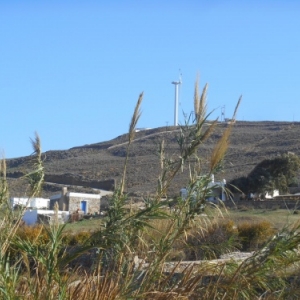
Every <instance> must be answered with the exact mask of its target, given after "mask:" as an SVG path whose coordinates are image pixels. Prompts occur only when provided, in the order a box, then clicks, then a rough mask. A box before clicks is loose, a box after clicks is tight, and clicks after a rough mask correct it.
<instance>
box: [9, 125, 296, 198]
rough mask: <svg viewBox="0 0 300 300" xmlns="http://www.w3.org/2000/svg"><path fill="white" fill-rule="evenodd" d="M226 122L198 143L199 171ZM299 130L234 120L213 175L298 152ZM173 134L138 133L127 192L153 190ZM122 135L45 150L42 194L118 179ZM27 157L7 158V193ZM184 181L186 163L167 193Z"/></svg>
mask: <svg viewBox="0 0 300 300" xmlns="http://www.w3.org/2000/svg"><path fill="white" fill-rule="evenodd" d="M226 126H227V125H226V124H225V123H220V124H219V125H218V128H217V130H216V132H215V133H214V134H213V135H212V136H211V137H210V138H209V139H208V140H207V141H206V142H205V144H203V145H202V146H201V147H200V148H199V151H198V156H199V157H200V158H202V166H203V172H205V161H206V160H207V159H208V157H209V155H210V153H211V150H212V148H213V146H214V144H215V143H216V141H217V140H218V139H219V138H220V137H221V135H222V132H223V131H224V129H225V128H226ZM299 132H300V123H299V122H297V123H295V122H294V123H291V122H242V121H238V122H236V124H235V126H234V128H233V132H232V135H231V139H230V140H231V142H230V147H229V150H228V152H227V155H226V157H225V160H224V170H223V172H222V173H220V174H215V177H216V179H217V180H218V179H222V178H225V179H226V180H227V181H229V180H231V179H233V178H236V177H239V176H243V175H247V174H248V173H249V172H250V171H251V170H252V169H253V168H254V166H255V165H256V164H258V163H259V162H260V161H262V160H263V159H265V158H271V157H274V156H276V155H278V154H280V153H284V152H288V151H290V152H293V153H295V154H298V155H300V141H299V138H298V136H299ZM177 135H178V128H176V127H167V128H166V127H161V128H156V129H150V130H145V131H140V132H137V133H136V138H135V141H134V143H133V145H132V149H131V150H130V160H129V168H128V175H127V191H128V192H129V193H133V194H136V195H141V194H148V193H152V192H154V191H155V189H156V183H157V176H158V174H159V172H160V169H159V159H158V156H157V150H158V145H159V143H160V141H161V140H164V141H165V145H166V150H167V153H168V154H169V155H177V154H178V153H177V152H178V145H177V141H176V136H177ZM126 140H127V136H126V135H122V136H119V137H117V138H115V139H113V140H110V141H106V142H100V143H96V144H91V145H84V146H78V147H74V148H71V149H69V150H64V151H55V150H53V151H47V152H45V153H44V161H45V164H44V166H45V174H46V183H45V186H44V192H43V195H42V196H48V195H51V194H53V193H54V192H55V191H57V190H59V189H60V188H61V185H65V184H67V185H73V186H72V187H70V189H77V190H82V189H84V190H85V191H91V187H95V186H97V182H103V181H106V182H110V181H109V180H111V179H114V180H115V182H116V184H118V182H119V181H120V178H121V177H120V176H121V174H122V169H123V164H124V157H125V154H126ZM28 159H29V157H21V158H16V159H11V160H8V161H7V173H8V174H7V175H8V178H9V183H10V186H11V194H14V195H20V196H22V195H24V194H25V193H26V187H25V185H24V182H22V181H21V180H20V179H17V178H18V177H20V176H21V175H22V174H24V173H25V172H26V170H27V167H26V166H27V161H28ZM187 181H188V169H187V168H186V169H185V170H184V171H183V173H181V174H179V175H178V176H177V177H176V178H175V181H174V183H173V185H172V187H171V189H170V191H169V193H170V194H174V193H177V192H178V190H179V189H180V187H182V186H183V185H185V184H186V183H187ZM72 183H74V184H72ZM75 186H78V187H75ZM81 186H85V187H84V188H82V187H81Z"/></svg>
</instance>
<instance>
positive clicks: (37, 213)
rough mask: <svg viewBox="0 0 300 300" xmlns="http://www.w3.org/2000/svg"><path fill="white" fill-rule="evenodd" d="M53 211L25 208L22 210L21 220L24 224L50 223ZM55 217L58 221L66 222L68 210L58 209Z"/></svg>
mask: <svg viewBox="0 0 300 300" xmlns="http://www.w3.org/2000/svg"><path fill="white" fill-rule="evenodd" d="M54 213H55V212H54V211H53V210H43V209H42V210H40V209H27V210H26V211H25V212H24V215H23V217H22V220H23V221H24V222H25V224H26V225H34V224H36V223H39V222H42V223H48V224H49V223H51V222H53V220H54ZM57 214H58V216H57V219H58V221H59V222H60V223H66V222H68V220H69V212H68V211H58V212H57Z"/></svg>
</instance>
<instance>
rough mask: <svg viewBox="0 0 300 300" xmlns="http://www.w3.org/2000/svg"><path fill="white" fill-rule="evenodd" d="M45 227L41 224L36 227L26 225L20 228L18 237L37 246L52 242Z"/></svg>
mask: <svg viewBox="0 0 300 300" xmlns="http://www.w3.org/2000/svg"><path fill="white" fill-rule="evenodd" d="M44 226H45V225H41V224H37V225H34V226H27V225H24V226H22V227H19V228H18V230H17V232H16V236H17V237H18V238H20V239H22V240H25V241H27V242H29V243H32V244H35V245H44V244H46V243H48V242H49V241H50V239H49V236H48V234H47V232H46V230H45V227H44Z"/></svg>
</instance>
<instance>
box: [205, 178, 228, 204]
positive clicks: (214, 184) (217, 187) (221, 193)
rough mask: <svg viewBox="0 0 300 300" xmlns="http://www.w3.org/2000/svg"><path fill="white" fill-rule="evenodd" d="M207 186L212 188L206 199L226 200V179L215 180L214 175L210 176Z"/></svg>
mask: <svg viewBox="0 0 300 300" xmlns="http://www.w3.org/2000/svg"><path fill="white" fill-rule="evenodd" d="M208 187H209V188H211V190H212V195H211V196H210V197H209V198H208V199H207V200H208V201H212V202H215V201H218V200H221V201H226V200H227V197H226V180H225V179H223V180H222V181H215V178H214V175H212V176H211V182H210V183H209V184H208Z"/></svg>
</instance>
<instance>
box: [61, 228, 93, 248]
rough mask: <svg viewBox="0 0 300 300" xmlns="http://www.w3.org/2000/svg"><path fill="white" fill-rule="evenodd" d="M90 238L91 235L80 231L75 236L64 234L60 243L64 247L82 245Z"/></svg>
mask: <svg viewBox="0 0 300 300" xmlns="http://www.w3.org/2000/svg"><path fill="white" fill-rule="evenodd" d="M90 238H91V233H90V232H88V231H80V232H77V233H75V234H65V235H64V236H63V239H62V242H63V244H64V245H66V246H76V245H83V244H85V243H86V242H87V241H88V240H89V239H90Z"/></svg>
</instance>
